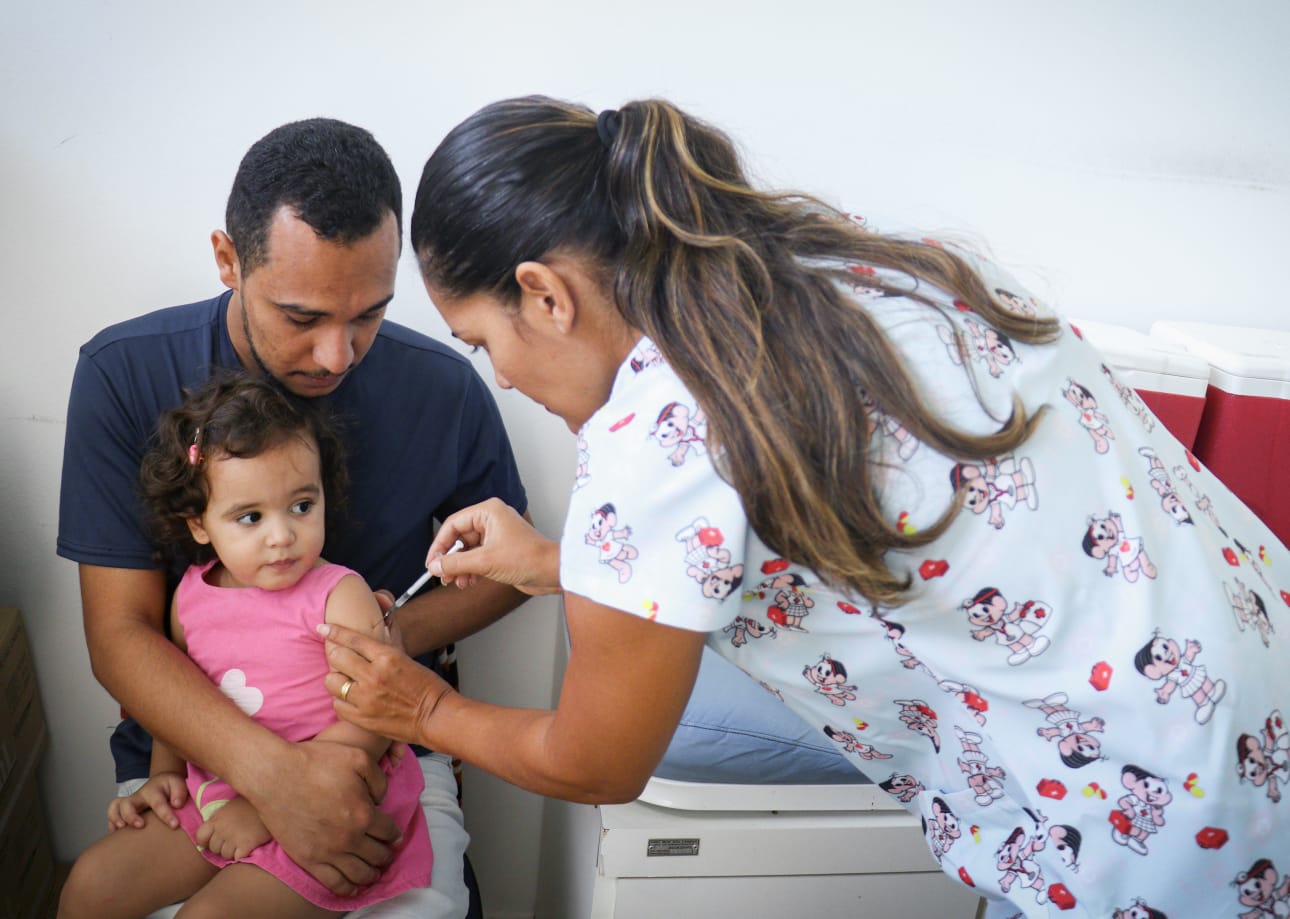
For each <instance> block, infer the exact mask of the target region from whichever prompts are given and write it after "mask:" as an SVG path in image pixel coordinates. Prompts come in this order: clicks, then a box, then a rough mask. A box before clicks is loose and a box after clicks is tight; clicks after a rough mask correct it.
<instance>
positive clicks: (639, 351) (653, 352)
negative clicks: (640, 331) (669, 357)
mask: <svg viewBox="0 0 1290 919" xmlns="http://www.w3.org/2000/svg"><path fill="white" fill-rule="evenodd" d="M628 363H629V365H630V366H631V368H632V372H634V373H640V372H641V371H642V370H646V369H648V368H650V367H657V366H659V365H660V364H662V363H663V355H662V354H661V353H660V352H659V350H658V348H657V347H656V346H655V345H654V343H653V342H652V341H650V340H649V339H641V341H640V342H639V343H637V345H636V347H635V348H633V349H632V353H631V356H630V357H629V358H628Z"/></svg>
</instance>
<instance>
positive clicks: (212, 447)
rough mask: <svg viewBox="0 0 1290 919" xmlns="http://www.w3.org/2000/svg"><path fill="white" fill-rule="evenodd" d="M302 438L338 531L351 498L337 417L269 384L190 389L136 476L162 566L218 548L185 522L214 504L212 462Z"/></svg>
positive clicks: (223, 377) (203, 557) (230, 379)
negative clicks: (314, 453) (311, 448)
mask: <svg viewBox="0 0 1290 919" xmlns="http://www.w3.org/2000/svg"><path fill="white" fill-rule="evenodd" d="M293 437H295V438H299V439H300V440H301V441H303V442H305V443H308V444H310V445H316V446H317V449H318V458H319V465H320V468H321V470H322V481H323V496H324V501H325V505H326V521H327V524H328V526H331V525H333V524H335V523H336V522H337V521H338V519H339V515H340V513H341V512H342V510H343V508H344V502H345V496H346V494H347V493H348V491H349V488H348V486H349V474H348V470H347V468H346V464H345V448H344V444H343V443H342V441H341V437H340V432H339V429H338V426H337V423H336V421H335V419H334V418H332V417H330V416H329V415H328V414H327V413H325V412H324V411H323V410H322V409H321V408H320V407H318V406H316V405H314V404H312V403H310V402H307V401H305V400H303V399H299V398H296V397H295V396H292V395H291V394H290V393H288V392H286V391H285V390H283V389H282V388H281V387H280V386H278V384H277V383H275V382H274V381H273V380H271V379H269V378H267V377H253V376H250V375H248V374H246V373H241V372H239V373H231V374H220V375H217V376H215V377H212V378H211V379H210V380H208V381H207V382H206V383H204V384H203V385H201V386H198V387H195V388H193V389H189V390H185V393H184V401H183V403H182V404H181V405H179V406H178V407H177V408H174V409H171V410H170V411H168V412H166V413H165V414H163V415H162V416H161V418H160V419H159V420H158V422H157V429H156V431H155V433H154V434H153V437H152V440H151V442H150V445H149V448H148V450H147V452H146V453H145V454H144V457H143V462H142V464H141V469H140V476H139V490H140V495H141V497H142V499H143V503H144V507H145V510H146V514H147V519H148V525H149V528H150V530H151V533H152V537H153V539H154V540H155V542H156V544H157V551H158V556H159V560H161V561H164V562H167V563H170V564H183V565H192V564H202V563H203V562H207V561H209V560H210V559H212V558H214V557H215V553H214V549H212V548H211V546H209V545H203V544H201V543H198V542H197V541H196V540H194V539H193V536H192V533H191V532H190V531H189V529H188V520H190V519H191V518H194V517H200V516H201V515H202V514H203V513H204V512H205V510H206V504H207V502H208V501H209V499H210V484H209V481H208V479H207V470H208V469H209V468H210V466H209V461H210V460H211V459H214V458H217V457H221V456H234V457H239V458H243V459H245V458H249V457H255V456H259V455H260V454H262V453H264V452H265V451H266V450H270V449H272V448H274V447H277V446H280V445H281V444H283V443H285V442H287V441H288V440H290V439H291V438H293Z"/></svg>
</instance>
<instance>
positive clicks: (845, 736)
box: [824, 724, 891, 761]
mask: <svg viewBox="0 0 1290 919" xmlns="http://www.w3.org/2000/svg"><path fill="white" fill-rule="evenodd" d="M824 734H825V736H827V737H828V738H829V740H831V741H833V742H834V743H840V744H842V749H843V750H846V751H847V752H848V753H854V754H855V755H856V756H858V757H860V758H861V759H863V760H866V761H867V760H875V759H891V754H890V753H879V752H878V751H877V750H875V749H874V748H873V747H872V746H871V745H869V744H867V743H865V742H864V741H862V740H861V739H860V738H859V737H856V735H854V734H852V733H851V732H850V731H839V730H838V729H837V728H832V727H829V726H828V725H827V724H826V725H825V726H824Z"/></svg>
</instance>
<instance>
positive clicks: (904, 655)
mask: <svg viewBox="0 0 1290 919" xmlns="http://www.w3.org/2000/svg"><path fill="white" fill-rule="evenodd" d="M871 615H872V616H873V618H874V619H876V620H877V621H878V622H880V623H882V627H883V631H884V632H886V635H887V640H888V641H890V642H891V646H892V648H893V649H894V650H895V651H896V655H897V656H898V657H899V658H900V665H901V666H902V667H904V668H905V669H906V670H921V671H922V672H923V673H925V674H927V675H928V676H929V677H931V678H932V679H933V680H935V681H936V688H937V689H939V690H940V691H941V692H944V693H948V694H949V695H951V696H953V697H954V698H955V699H956V700H958V701H959V702H962V703H963V705H964V707H965V708H967V710H968V713H969V714H971V716H972V717H973V718H974V719H976V723H977V724H979V725H982V726H984V725H985V713H986V712H987V711H989V709H990V703H989V702H988V701H986V699H985V698H984V697H983V696H982V695H981V693H980V692H979V691H978V690H977V688H976V687H975V686H972V685H970V684H968V683H961V682H959V681H957V680H942V679H941V678H940V677H938V676H937V675H936V674H934V673H933V672H932V670H931V668H930V667H928V666H927V665H926V664H924V663H923V662H922V661H920V660H919V659H918V658H917V657H915V656H914V652H913V651H911V650H909V648H907V647H905V643H904V642H903V641H902V639H903V638H904V636H905V627H904V626H903V625H901V624H900V623H899V622H893V621H891V620H890V619H884V618H883V617H882V616H879V615H878V614H877V613H872V614H871Z"/></svg>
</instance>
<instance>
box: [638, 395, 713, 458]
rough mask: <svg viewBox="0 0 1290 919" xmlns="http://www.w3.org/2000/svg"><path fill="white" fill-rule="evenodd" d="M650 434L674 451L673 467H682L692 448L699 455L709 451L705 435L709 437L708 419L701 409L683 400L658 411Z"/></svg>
mask: <svg viewBox="0 0 1290 919" xmlns="http://www.w3.org/2000/svg"><path fill="white" fill-rule="evenodd" d="M649 436H650V437H653V438H654V439H655V440H657V441H658V443H659V446H660V447H662V448H663V449H665V450H670V451H672V452H671V453H669V454H668V457H667V458H668V460H669V461H670V462H671V463H672V465H673V466H680V465H681V464H682V463H684V462H685V458H686V456H687V455H688V454H689V453H690V451H691V450H693V451H694V453H695V455H696V456H702V455H703V454H704V453H706V452H707V449H708V448H707V445H706V444H705V443H704V438H706V437H707V436H708V420H707V418H706V417H705V416H704V414H703V409H701V408H696V409H695V410H694V411H693V412H691V411H690V408H689V406H687V405H685V404H683V403H681V402H669V403H668V404H667V405H665V406H663V408H662V410H661V411H660V412H659V413H658V418H657V420H655V422H654V427H653V428H652V429H651V430H650V432H649Z"/></svg>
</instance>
